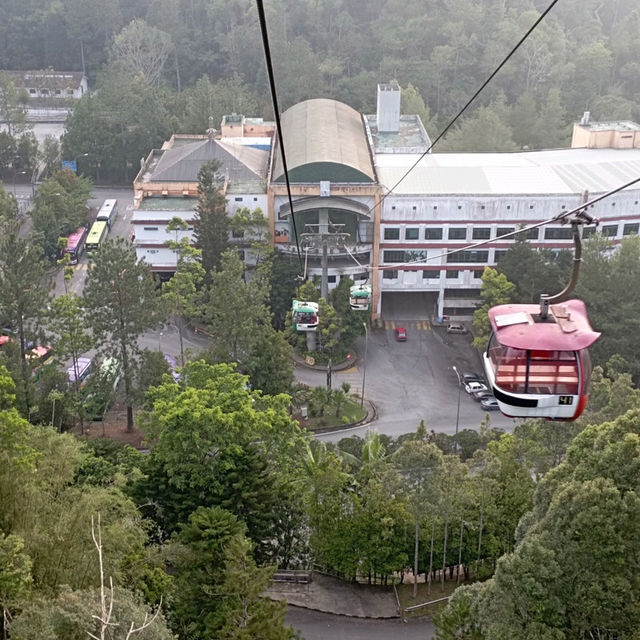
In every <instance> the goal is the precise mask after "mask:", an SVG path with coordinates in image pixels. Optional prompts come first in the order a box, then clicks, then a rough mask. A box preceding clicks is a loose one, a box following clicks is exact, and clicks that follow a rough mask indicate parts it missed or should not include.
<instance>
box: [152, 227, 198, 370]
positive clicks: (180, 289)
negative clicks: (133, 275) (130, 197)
mask: <svg viewBox="0 0 640 640" xmlns="http://www.w3.org/2000/svg"><path fill="white" fill-rule="evenodd" d="M187 227H188V224H187V223H186V222H185V221H184V220H182V219H180V218H177V217H176V218H173V220H171V222H170V223H169V224H168V225H167V233H171V232H175V234H176V239H175V240H171V241H169V242H168V245H169V247H170V248H171V249H173V250H174V251H175V253H176V254H177V256H178V260H177V265H176V272H175V274H174V275H173V277H172V278H171V280H169V282H166V283H165V284H164V285H163V287H162V300H163V302H164V303H165V304H166V306H167V308H168V309H170V313H171V316H172V318H173V322H174V325H175V326H176V328H177V329H178V337H179V339H180V364H181V366H184V339H183V337H184V330H185V328H186V326H187V324H188V322H189V318H194V317H196V316H198V315H201V309H200V303H201V298H202V296H201V294H200V287H201V285H202V281H203V279H204V268H203V267H202V264H201V262H200V257H201V253H202V252H201V251H200V250H199V249H195V248H193V247H192V246H191V245H190V244H189V240H188V238H182V239H181V240H180V241H178V239H177V238H178V233H179V231H181V230H182V231H184V230H186V228H187Z"/></svg>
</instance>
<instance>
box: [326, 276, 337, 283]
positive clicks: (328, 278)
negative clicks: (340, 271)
mask: <svg viewBox="0 0 640 640" xmlns="http://www.w3.org/2000/svg"><path fill="white" fill-rule="evenodd" d="M327 281H328V282H335V281H336V277H335V276H327Z"/></svg>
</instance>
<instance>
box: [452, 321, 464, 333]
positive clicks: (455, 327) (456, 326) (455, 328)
mask: <svg viewBox="0 0 640 640" xmlns="http://www.w3.org/2000/svg"><path fill="white" fill-rule="evenodd" d="M447 333H467V328H466V327H465V326H464V325H463V324H460V323H459V322H452V323H450V324H449V325H447Z"/></svg>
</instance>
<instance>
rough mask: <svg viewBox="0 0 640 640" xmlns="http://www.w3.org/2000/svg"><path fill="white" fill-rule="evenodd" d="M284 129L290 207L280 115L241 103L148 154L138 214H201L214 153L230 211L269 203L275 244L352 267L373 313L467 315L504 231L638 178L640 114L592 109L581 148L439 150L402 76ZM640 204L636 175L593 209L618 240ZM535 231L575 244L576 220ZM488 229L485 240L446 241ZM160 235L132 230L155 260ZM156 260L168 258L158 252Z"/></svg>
mask: <svg viewBox="0 0 640 640" xmlns="http://www.w3.org/2000/svg"><path fill="white" fill-rule="evenodd" d="M225 127H226V134H225ZM282 127H283V136H284V150H285V159H286V165H287V169H288V177H289V183H290V187H291V196H292V202H293V215H292V212H291V206H290V203H289V197H288V194H287V189H286V182H285V175H284V162H283V157H282V149H281V145H280V142H279V140H278V137H277V134H276V133H275V127H273V123H263V122H262V121H260V120H259V119H248V118H244V117H243V116H235V114H234V115H232V116H227V117H226V118H225V121H223V126H222V133H221V134H217V132H216V135H215V136H213V135H211V134H210V135H209V136H192V137H190V138H189V137H187V136H180V137H177V136H176V137H174V138H172V140H171V141H169V142H168V143H166V144H165V146H164V147H163V149H162V150H159V151H153V152H152V153H151V154H150V155H149V157H148V158H147V159H146V161H145V163H144V164H143V167H142V170H141V172H140V174H139V176H138V178H136V183H135V184H134V189H135V200H136V207H137V210H136V211H135V212H134V226H136V227H142V229H141V231H147V230H146V229H145V228H144V227H145V226H146V227H154V226H156V224H155V223H153V222H152V218H151V215H150V214H148V213H143V211H145V210H147V211H151V212H159V211H161V210H166V209H162V208H161V207H160V203H161V202H165V203H166V204H167V206H168V204H170V203H172V201H175V200H177V201H178V202H184V203H185V205H184V210H183V211H182V214H181V215H184V216H185V219H187V220H191V221H192V220H193V211H194V209H195V205H196V204H197V173H198V171H199V168H200V166H201V165H202V164H203V163H204V162H205V161H206V159H210V158H211V157H216V158H218V159H219V160H220V161H221V162H222V166H223V169H222V170H223V172H224V192H225V196H226V198H227V203H228V212H229V214H230V215H233V213H234V212H235V210H236V209H237V207H239V206H246V207H249V208H251V209H255V208H257V207H260V209H261V210H262V211H263V212H264V213H265V215H266V216H267V217H268V223H269V229H270V232H271V235H272V238H273V242H274V243H275V246H276V247H277V248H278V249H279V250H280V251H281V252H283V253H285V254H288V255H290V256H291V257H292V258H294V257H295V258H296V260H297V253H298V248H299V247H300V249H301V252H302V253H303V256H304V262H305V272H306V273H305V275H306V276H307V277H318V278H320V277H321V276H322V275H323V273H324V276H325V277H326V281H328V286H329V288H331V287H333V286H336V285H337V283H338V282H339V281H340V278H342V277H348V278H351V279H352V280H355V281H356V282H363V283H364V282H368V283H370V284H371V285H372V288H373V307H372V316H373V318H374V319H375V318H377V317H381V316H382V317H384V316H385V313H390V312H392V311H393V312H394V313H395V315H396V317H401V316H398V310H400V311H401V310H403V309H412V310H413V313H417V314H418V315H420V316H421V317H424V318H428V317H429V316H431V317H444V316H449V317H455V318H456V319H459V320H469V319H471V316H472V314H473V311H474V309H475V307H476V303H477V302H478V297H479V294H480V287H481V279H480V278H481V276H482V272H483V269H484V267H485V266H487V265H489V266H495V265H496V264H497V263H498V262H499V260H500V258H501V256H502V255H504V253H505V252H506V251H507V250H508V249H509V247H510V246H512V245H513V243H514V240H513V239H501V238H500V236H502V235H504V234H506V233H509V232H511V231H514V230H517V229H518V228H519V227H521V226H524V225H530V224H534V223H538V222H542V221H544V220H548V219H550V218H552V217H554V216H556V215H558V214H560V213H562V212H563V211H568V210H570V209H573V208H575V207H577V206H579V205H580V204H582V203H584V202H586V201H587V200H589V199H591V198H593V197H595V196H598V195H601V194H603V193H606V192H608V191H610V190H612V189H615V188H617V187H619V186H621V185H622V184H624V183H626V182H629V181H631V180H633V179H635V178H637V177H639V176H640V126H638V125H637V124H635V123H633V122H627V121H624V122H610V123H602V122H600V123H594V122H591V121H590V118H589V116H588V114H585V115H584V117H583V118H582V120H581V122H579V123H576V125H575V126H574V136H573V142H572V148H567V149H555V150H545V151H522V152H517V153H451V154H445V153H430V152H428V151H429V148H430V146H431V141H430V138H429V136H428V134H427V132H426V131H425V129H424V127H423V125H422V123H421V121H420V119H419V118H418V116H415V115H405V114H401V112H400V89H399V87H398V86H397V85H396V84H385V85H379V86H378V93H377V110H376V113H375V114H360V113H358V112H357V111H356V110H354V109H352V108H351V107H349V106H347V105H345V104H343V103H340V102H337V101H335V100H328V99H313V100H307V101H305V102H302V103H299V104H296V105H294V106H293V107H291V108H290V109H288V110H287V111H285V112H284V113H283V114H282ZM205 138H206V139H205ZM198 163H200V164H199V165H198ZM187 166H188V167H189V169H188V171H187V170H186V167H187ZM148 199H151V202H148ZM639 202H640V187H639V186H638V185H633V186H631V187H629V188H628V189H625V190H624V191H622V192H619V193H617V194H615V195H614V196H611V197H609V198H606V199H605V200H603V201H601V202H599V203H597V204H596V205H594V206H592V207H591V209H590V211H589V213H590V214H591V215H593V216H594V217H595V218H598V219H599V220H600V226H599V231H601V232H602V233H603V234H604V235H605V236H607V237H609V238H610V239H611V240H612V242H614V243H616V242H618V243H619V242H620V240H621V239H622V238H623V237H624V236H626V235H630V234H632V233H636V234H637V233H638V230H639V225H640V204H639ZM176 204H177V203H176ZM167 217H168V215H164V214H163V215H157V216H156V219H157V226H158V231H157V235H156V236H155V238H156V240H157V241H158V242H160V241H161V240H162V241H164V242H165V243H166V238H167V235H166V224H165V229H164V230H163V233H161V232H160V227H161V226H162V223H161V219H165V220H166V218H167ZM594 230H595V228H594V227H589V228H587V229H585V232H586V233H587V234H588V233H592V232H593V231H594ZM150 233H155V231H150ZM527 237H528V239H529V240H530V242H531V243H532V245H533V246H534V247H539V248H548V249H552V250H561V249H571V248H572V244H573V243H572V239H571V229H570V227H569V226H568V225H564V226H563V225H561V224H550V225H545V226H544V227H541V228H539V229H533V230H530V231H529V232H528V234H527ZM480 241H488V242H487V244H484V245H483V246H481V247H477V248H470V249H467V250H463V251H460V252H458V253H454V254H450V255H449V254H448V253H447V252H448V251H451V250H452V249H462V248H464V247H466V246H468V245H471V244H474V243H477V242H480ZM153 242H154V240H152V239H151V238H150V237H147V236H146V235H144V233H143V234H142V235H139V234H138V231H136V250H137V251H138V255H139V257H141V258H142V257H144V259H145V260H147V261H151V260H152V258H151V257H150V256H151V254H148V251H147V250H148V249H151V250H153V249H156V250H158V253H156V254H153V255H155V256H157V257H158V260H160V251H159V247H156V246H153V247H152V246H150V245H151V244H153ZM162 260H164V258H162ZM151 264H152V267H153V268H154V269H156V270H158V269H159V264H160V263H159V262H158V263H155V265H156V266H153V265H154V263H153V262H151ZM163 265H164V266H162V269H167V268H170V265H169V267H167V265H168V262H167V263H163ZM173 265H174V266H173V269H175V257H174V258H173Z"/></svg>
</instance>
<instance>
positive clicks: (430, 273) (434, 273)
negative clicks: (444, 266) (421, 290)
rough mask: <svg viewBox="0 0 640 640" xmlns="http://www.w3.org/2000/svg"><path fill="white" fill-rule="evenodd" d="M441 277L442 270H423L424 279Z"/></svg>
mask: <svg viewBox="0 0 640 640" xmlns="http://www.w3.org/2000/svg"><path fill="white" fill-rule="evenodd" d="M439 277H440V270H438V271H423V272H422V278H423V280H437V279H438V278H439Z"/></svg>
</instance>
